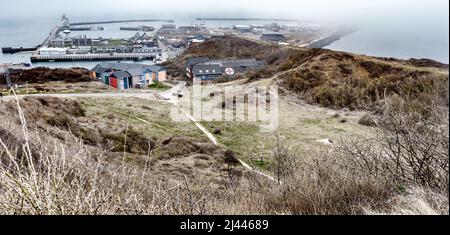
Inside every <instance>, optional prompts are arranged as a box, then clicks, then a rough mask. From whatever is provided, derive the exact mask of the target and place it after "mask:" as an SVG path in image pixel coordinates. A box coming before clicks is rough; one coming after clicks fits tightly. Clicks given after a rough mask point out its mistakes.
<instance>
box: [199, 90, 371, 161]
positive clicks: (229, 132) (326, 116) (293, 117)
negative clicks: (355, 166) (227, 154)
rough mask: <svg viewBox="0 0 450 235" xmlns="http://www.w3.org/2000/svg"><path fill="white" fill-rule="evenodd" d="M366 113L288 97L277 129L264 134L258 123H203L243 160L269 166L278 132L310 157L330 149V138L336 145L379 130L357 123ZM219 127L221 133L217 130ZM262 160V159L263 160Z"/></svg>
mask: <svg viewBox="0 0 450 235" xmlns="http://www.w3.org/2000/svg"><path fill="white" fill-rule="evenodd" d="M363 115H364V113H363V112H349V111H335V110H331V109H327V108H321V107H317V106H311V105H307V104H301V103H300V104H297V103H295V102H294V101H291V100H288V99H280V101H279V126H278V130H277V132H274V133H261V132H260V129H259V124H258V123H250V122H202V124H203V125H204V126H205V127H206V128H208V130H209V131H210V132H211V133H215V137H216V138H217V140H218V141H219V142H220V143H221V144H223V145H224V146H226V147H228V148H230V149H231V150H233V151H234V152H236V154H237V155H238V156H239V157H240V158H241V159H243V160H244V161H246V162H248V163H251V164H253V165H256V166H259V167H261V168H262V169H267V166H268V164H269V163H270V162H271V160H272V159H271V154H272V149H273V147H274V143H276V138H277V135H278V137H279V139H280V141H281V142H282V143H283V144H286V145H288V146H289V147H290V148H292V149H295V150H296V151H297V153H298V157H301V158H308V156H309V155H310V154H311V153H312V152H318V151H327V149H329V148H330V147H332V146H333V144H331V145H326V144H324V143H323V141H324V140H330V141H331V142H332V143H334V144H336V143H339V142H340V141H341V139H342V138H346V137H350V136H358V135H361V136H371V135H374V134H375V132H376V129H374V128H370V127H367V126H362V125H360V124H358V120H359V119H360V118H361V117H362V116H363ZM218 130H220V133H218V132H219V131H218ZM261 159H262V160H263V161H261Z"/></svg>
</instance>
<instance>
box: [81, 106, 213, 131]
mask: <svg viewBox="0 0 450 235" xmlns="http://www.w3.org/2000/svg"><path fill="white" fill-rule="evenodd" d="M80 101H81V103H82V104H83V106H84V107H85V108H86V110H87V116H96V117H98V118H100V119H105V120H108V119H110V120H111V119H117V120H116V122H120V124H122V125H129V126H133V127H136V128H138V129H139V130H141V131H143V132H144V134H145V135H147V136H152V137H156V138H158V139H164V138H168V137H171V136H173V135H183V136H188V137H195V138H205V137H204V136H203V133H202V132H201V131H200V130H198V129H197V127H196V126H195V125H194V124H193V123H190V122H174V121H172V119H171V118H170V107H171V106H170V104H166V103H163V102H158V101H150V100H144V99H137V98H114V99H93V98H83V99H80Z"/></svg>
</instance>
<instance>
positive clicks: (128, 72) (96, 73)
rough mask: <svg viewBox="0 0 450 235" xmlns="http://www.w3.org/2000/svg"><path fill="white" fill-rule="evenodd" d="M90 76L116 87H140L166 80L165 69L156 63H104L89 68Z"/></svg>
mask: <svg viewBox="0 0 450 235" xmlns="http://www.w3.org/2000/svg"><path fill="white" fill-rule="evenodd" d="M90 74H91V77H92V78H94V79H98V80H99V81H101V82H103V83H104V84H107V85H110V86H112V87H114V88H116V89H120V90H126V89H129V88H142V87H146V86H147V85H150V84H153V83H154V82H156V81H160V82H162V81H166V80H167V74H166V69H164V68H163V67H161V66H156V65H143V64H127V63H105V64H98V65H96V66H95V67H94V68H93V69H92V70H91V73H90Z"/></svg>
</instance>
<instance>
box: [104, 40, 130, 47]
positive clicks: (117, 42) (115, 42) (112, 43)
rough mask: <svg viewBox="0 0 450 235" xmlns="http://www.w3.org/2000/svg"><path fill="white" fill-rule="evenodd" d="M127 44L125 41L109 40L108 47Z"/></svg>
mask: <svg viewBox="0 0 450 235" xmlns="http://www.w3.org/2000/svg"><path fill="white" fill-rule="evenodd" d="M126 43H127V42H126V41H125V40H123V39H108V45H111V46H119V45H124V44H126Z"/></svg>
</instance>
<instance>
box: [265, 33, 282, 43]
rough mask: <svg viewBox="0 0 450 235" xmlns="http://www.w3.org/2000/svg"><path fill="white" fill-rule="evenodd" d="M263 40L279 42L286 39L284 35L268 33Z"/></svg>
mask: <svg viewBox="0 0 450 235" xmlns="http://www.w3.org/2000/svg"><path fill="white" fill-rule="evenodd" d="M261 39H262V40H270V41H279V40H282V39H284V35H283V34H282V33H277V32H267V33H263V34H262V36H261Z"/></svg>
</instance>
